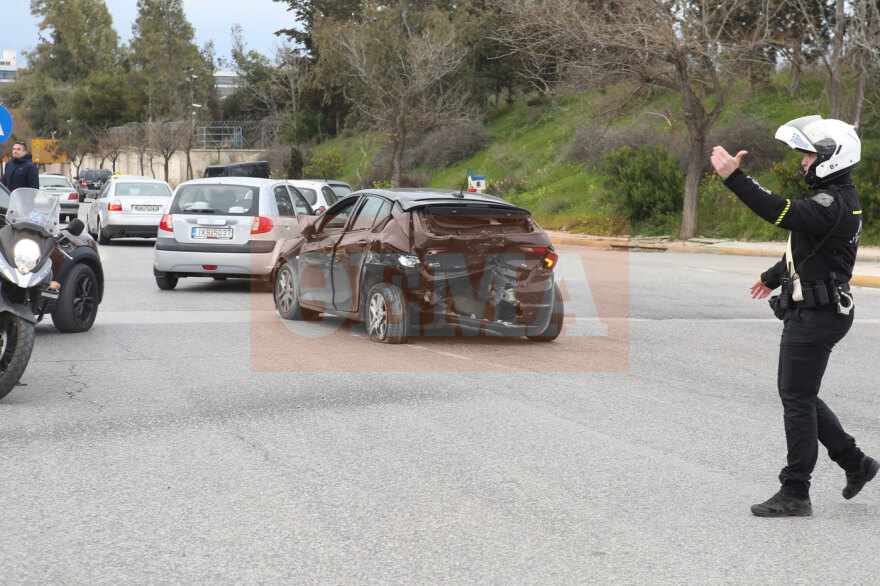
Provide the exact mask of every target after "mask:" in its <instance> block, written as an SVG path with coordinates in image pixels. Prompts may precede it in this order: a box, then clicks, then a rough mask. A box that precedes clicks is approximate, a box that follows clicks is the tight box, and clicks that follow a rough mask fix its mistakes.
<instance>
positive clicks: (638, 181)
mask: <svg viewBox="0 0 880 586" xmlns="http://www.w3.org/2000/svg"><path fill="white" fill-rule="evenodd" d="M605 174H606V177H605V198H606V199H607V200H608V203H609V204H611V207H612V209H613V211H614V212H615V213H618V214H625V215H628V216H630V218H632V220H633V222H636V223H639V224H642V223H645V224H648V225H654V226H657V227H659V225H662V224H666V223H668V221H669V220H670V218H671V216H672V215H674V214H676V213H678V212H680V210H681V206H682V200H683V197H684V173H682V171H681V168H680V167H679V164H678V160H677V157H672V156H671V155H670V154H669V150H668V149H667V148H666V147H665V146H662V145H661V146H655V145H644V146H641V147H639V148H638V149H633V148H630V147H628V146H625V147H621V148H619V149H617V150H615V151H611V152H609V153H606V154H605Z"/></svg>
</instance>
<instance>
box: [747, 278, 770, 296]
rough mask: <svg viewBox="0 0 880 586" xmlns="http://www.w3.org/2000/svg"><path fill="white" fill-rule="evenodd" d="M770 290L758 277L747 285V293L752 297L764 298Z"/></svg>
mask: <svg viewBox="0 0 880 586" xmlns="http://www.w3.org/2000/svg"><path fill="white" fill-rule="evenodd" d="M772 292H773V289H771V288H770V287H768V286H767V285H765V284H764V283H762V282H761V279H758V280H757V281H755V282H754V283H752V286H751V287H749V293H751V294H752V299H764V298H765V297H767V296H768V295H770V293H772Z"/></svg>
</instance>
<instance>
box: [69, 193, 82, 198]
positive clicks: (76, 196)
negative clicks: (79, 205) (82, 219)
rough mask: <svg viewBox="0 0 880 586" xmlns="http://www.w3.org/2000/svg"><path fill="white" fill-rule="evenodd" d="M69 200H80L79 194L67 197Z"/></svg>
mask: <svg viewBox="0 0 880 586" xmlns="http://www.w3.org/2000/svg"><path fill="white" fill-rule="evenodd" d="M67 199H79V194H77V193H71V194H70V195H68V196H67Z"/></svg>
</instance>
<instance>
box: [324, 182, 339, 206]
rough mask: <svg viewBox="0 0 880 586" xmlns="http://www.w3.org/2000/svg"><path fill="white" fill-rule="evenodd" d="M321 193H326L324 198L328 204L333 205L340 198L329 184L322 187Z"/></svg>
mask: <svg viewBox="0 0 880 586" xmlns="http://www.w3.org/2000/svg"><path fill="white" fill-rule="evenodd" d="M321 193H322V194H323V195H324V199H326V200H327V205H328V206H329V205H333V204H334V203H336V202H337V201H339V198H338V197H336V194H335V193H334V192H333V190H332V189H330V188H329V187H328V186H326V185H325V186H324V187H322V188H321Z"/></svg>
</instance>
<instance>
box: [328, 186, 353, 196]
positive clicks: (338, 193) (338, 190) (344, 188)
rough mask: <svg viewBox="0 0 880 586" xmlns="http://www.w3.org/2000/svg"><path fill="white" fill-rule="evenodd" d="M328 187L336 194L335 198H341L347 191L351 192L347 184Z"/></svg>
mask: <svg viewBox="0 0 880 586" xmlns="http://www.w3.org/2000/svg"><path fill="white" fill-rule="evenodd" d="M330 189H332V190H333V193H335V194H336V198H337V199H342V198H343V197H345V196H346V195H348V194H349V193H351V187H349V186H348V185H331V186H330Z"/></svg>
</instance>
